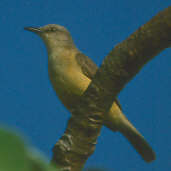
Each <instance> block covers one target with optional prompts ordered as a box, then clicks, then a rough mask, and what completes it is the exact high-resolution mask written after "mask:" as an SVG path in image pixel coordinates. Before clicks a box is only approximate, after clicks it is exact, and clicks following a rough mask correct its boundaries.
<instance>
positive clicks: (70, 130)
mask: <svg viewBox="0 0 171 171" xmlns="http://www.w3.org/2000/svg"><path fill="white" fill-rule="evenodd" d="M170 46H171V7H169V8H167V9H165V10H163V11H162V12H160V13H159V14H157V15H156V16H155V17H153V18H152V19H151V20H150V21H149V22H148V23H146V24H145V25H143V26H141V27H140V28H139V29H138V30H137V31H136V32H134V33H133V34H132V35H131V36H130V37H128V38H127V39H126V40H125V41H123V42H122V43H120V44H118V45H117V46H116V47H115V48H113V50H112V51H111V52H110V53H109V55H108V56H107V57H106V58H105V60H104V62H103V64H102V66H101V67H100V69H99V70H98V71H97V73H96V75H95V77H94V78H93V81H92V82H91V84H90V85H89V87H88V89H87V90H86V92H85V93H84V94H83V96H82V97H81V99H80V101H79V102H78V104H77V107H75V108H73V110H72V111H70V112H71V113H72V116H71V118H70V119H69V121H68V125H67V128H66V131H65V133H64V135H63V136H62V137H61V139H60V140H59V141H58V142H57V143H56V144H55V146H54V148H53V158H52V163H55V164H56V165H57V166H58V167H60V168H61V169H62V170H68V171H80V170H81V169H82V168H83V166H84V164H85V162H86V160H87V159H88V157H89V156H90V155H91V154H92V153H93V152H94V150H95V145H96V143H97V138H98V136H99V134H100V129H101V127H102V120H103V117H104V116H105V113H106V112H107V111H108V110H109V109H110V106H111V105H112V103H113V101H114V98H115V97H116V96H117V95H118V93H119V92H120V91H121V90H122V89H123V88H124V86H125V85H126V84H127V83H128V82H129V81H130V80H131V79H132V78H133V77H134V76H135V75H136V74H137V73H138V72H139V71H140V70H141V68H142V67H143V66H144V65H145V64H146V63H147V62H149V61H150V60H151V59H153V58H154V57H155V56H156V55H157V54H159V53H160V52H161V51H162V50H164V49H165V48H168V47H170Z"/></svg>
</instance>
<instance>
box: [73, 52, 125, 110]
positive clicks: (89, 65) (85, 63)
mask: <svg viewBox="0 0 171 171" xmlns="http://www.w3.org/2000/svg"><path fill="white" fill-rule="evenodd" d="M75 58H76V61H77V62H78V65H79V66H81V70H82V72H83V74H84V75H86V76H87V77H88V78H90V79H91V80H92V79H93V77H94V75H95V74H96V72H97V70H98V66H97V65H96V64H95V63H94V62H93V61H92V60H91V59H90V58H89V57H88V56H86V55H84V54H83V53H81V52H79V53H77V55H76V56H75ZM115 102H116V103H117V105H118V106H119V108H120V109H121V110H122V107H121V104H120V102H119V100H118V99H117V98H116V99H115Z"/></svg>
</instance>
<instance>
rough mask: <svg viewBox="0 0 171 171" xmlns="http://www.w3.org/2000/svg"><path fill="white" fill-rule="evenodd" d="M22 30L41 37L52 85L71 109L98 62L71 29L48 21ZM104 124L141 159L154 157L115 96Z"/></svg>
mask: <svg viewBox="0 0 171 171" xmlns="http://www.w3.org/2000/svg"><path fill="white" fill-rule="evenodd" d="M24 29H25V30H27V31H31V32H33V33H36V34H37V35H38V36H39V37H40V38H41V39H42V40H43V42H44V44H45V46H46V49H47V54H48V73H49V79H50V81H51V83H52V87H53V89H54V90H55V92H56V95H57V96H58V98H59V99H60V100H61V102H62V103H63V105H64V106H65V107H66V108H67V109H68V110H71V108H72V107H73V105H75V104H76V102H78V100H79V98H80V97H81V95H82V94H83V93H84V92H85V90H86V89H87V87H88V85H89V84H90V83H91V80H92V79H93V77H94V75H95V74H96V72H97V70H98V67H97V65H96V64H95V63H94V62H93V61H92V60H91V59H90V58H89V57H87V56H86V55H84V54H83V53H82V52H81V51H80V50H79V49H78V48H77V47H76V45H75V43H74V41H73V39H72V36H71V34H70V32H69V31H68V30H67V29H66V28H65V27H63V26H61V25H57V24H48V25H45V26H42V27H25V28H24ZM103 125H104V126H106V127H107V128H109V129H110V130H112V131H113V132H120V133H121V134H122V135H123V136H124V137H125V138H126V139H127V140H128V141H129V143H130V144H131V145H132V146H133V147H134V148H135V150H136V151H137V152H138V153H139V154H140V156H141V158H142V159H143V160H144V161H146V162H151V161H153V160H155V158H156V155H155V152H154V151H153V149H152V148H151V146H150V145H149V143H148V142H147V141H146V140H145V138H144V137H143V135H141V133H140V132H139V131H138V130H137V129H136V128H135V127H134V126H133V124H132V123H131V122H130V121H129V120H128V119H127V117H126V116H125V115H124V114H123V112H122V107H121V105H120V103H119V101H118V100H117V99H114V102H113V104H112V106H111V108H110V110H109V112H107V114H105V117H104V119H103Z"/></svg>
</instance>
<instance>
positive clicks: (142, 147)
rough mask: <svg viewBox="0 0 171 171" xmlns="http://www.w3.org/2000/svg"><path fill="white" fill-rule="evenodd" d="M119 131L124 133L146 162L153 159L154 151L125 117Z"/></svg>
mask: <svg viewBox="0 0 171 171" xmlns="http://www.w3.org/2000/svg"><path fill="white" fill-rule="evenodd" d="M121 125H122V126H120V127H119V131H120V132H121V134H122V135H124V136H125V137H126V138H127V139H128V141H129V142H130V143H131V144H132V146H133V147H134V148H135V149H136V151H137V152H138V153H139V154H140V155H141V157H142V158H143V159H144V160H145V161H146V162H151V161H153V160H155V153H154V151H153V150H152V148H151V147H150V145H149V144H148V143H147V141H146V140H145V138H144V137H143V136H142V135H141V134H140V132H138V130H137V129H136V128H135V127H134V126H133V125H132V124H131V123H130V122H129V121H128V120H127V119H126V118H125V119H124V120H122V124H121Z"/></svg>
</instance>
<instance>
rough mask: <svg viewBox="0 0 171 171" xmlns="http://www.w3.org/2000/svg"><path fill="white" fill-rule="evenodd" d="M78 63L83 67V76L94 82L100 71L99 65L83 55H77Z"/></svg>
mask: <svg viewBox="0 0 171 171" xmlns="http://www.w3.org/2000/svg"><path fill="white" fill-rule="evenodd" d="M76 61H77V62H78V65H79V66H81V70H82V72H83V74H84V75H86V76H87V77H88V78H90V79H91V80H92V79H93V77H94V75H95V74H96V72H97V70H98V67H97V65H96V64H95V63H94V62H93V61H92V60H91V59H90V58H89V57H88V56H86V55H84V54H83V53H77V55H76Z"/></svg>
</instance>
